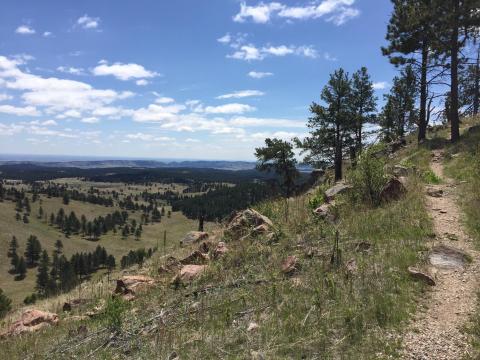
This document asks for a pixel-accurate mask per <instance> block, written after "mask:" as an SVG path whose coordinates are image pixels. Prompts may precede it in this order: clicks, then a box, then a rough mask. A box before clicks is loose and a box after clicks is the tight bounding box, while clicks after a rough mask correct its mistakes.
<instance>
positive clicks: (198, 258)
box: [180, 250, 210, 265]
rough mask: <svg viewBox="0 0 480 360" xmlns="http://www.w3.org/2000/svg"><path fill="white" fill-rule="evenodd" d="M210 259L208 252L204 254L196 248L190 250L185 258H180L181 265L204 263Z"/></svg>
mask: <svg viewBox="0 0 480 360" xmlns="http://www.w3.org/2000/svg"><path fill="white" fill-rule="evenodd" d="M209 261H210V257H209V256H208V254H204V253H202V252H200V251H198V250H196V251H194V252H192V253H191V254H190V255H188V256H187V257H186V258H184V259H182V260H180V263H182V264H183V265H192V264H194V265H205V264H206V263H208V262H209Z"/></svg>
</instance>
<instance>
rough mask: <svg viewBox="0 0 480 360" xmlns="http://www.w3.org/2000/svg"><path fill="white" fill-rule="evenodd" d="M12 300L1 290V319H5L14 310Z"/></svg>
mask: <svg viewBox="0 0 480 360" xmlns="http://www.w3.org/2000/svg"><path fill="white" fill-rule="evenodd" d="M11 304H12V300H10V299H9V298H8V297H7V296H6V295H5V294H4V293H3V290H2V289H0V319H1V318H3V317H4V316H5V315H7V313H8V312H9V311H10V309H11V308H12V306H11Z"/></svg>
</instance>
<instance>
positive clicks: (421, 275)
mask: <svg viewBox="0 0 480 360" xmlns="http://www.w3.org/2000/svg"><path fill="white" fill-rule="evenodd" d="M408 273H409V274H410V276H411V277H412V278H414V279H415V280H420V281H423V282H424V283H425V284H427V285H430V286H435V285H436V282H435V280H434V278H433V277H432V276H431V275H430V274H427V273H426V272H422V271H420V270H419V269H417V268H414V267H412V266H410V267H409V268H408Z"/></svg>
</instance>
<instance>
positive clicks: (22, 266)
mask: <svg viewBox="0 0 480 360" xmlns="http://www.w3.org/2000/svg"><path fill="white" fill-rule="evenodd" d="M16 273H17V276H16V277H15V280H23V279H25V276H26V275H27V264H26V263H25V260H24V258H23V256H20V258H19V259H18V264H17V269H16Z"/></svg>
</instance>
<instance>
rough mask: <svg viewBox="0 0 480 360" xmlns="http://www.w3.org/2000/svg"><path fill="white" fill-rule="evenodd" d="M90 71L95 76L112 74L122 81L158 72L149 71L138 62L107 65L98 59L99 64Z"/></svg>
mask: <svg viewBox="0 0 480 360" xmlns="http://www.w3.org/2000/svg"><path fill="white" fill-rule="evenodd" d="M92 73H93V75H95V76H114V77H116V78H117V79H119V80H122V81H126V80H130V79H146V78H153V77H155V76H159V74H158V73H156V72H154V71H149V70H147V69H145V68H144V67H143V66H142V65H139V64H134V63H130V64H122V63H119V62H117V63H114V64H111V65H109V64H108V63H107V62H105V61H100V63H99V65H97V66H96V67H95V68H94V69H93V70H92Z"/></svg>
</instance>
